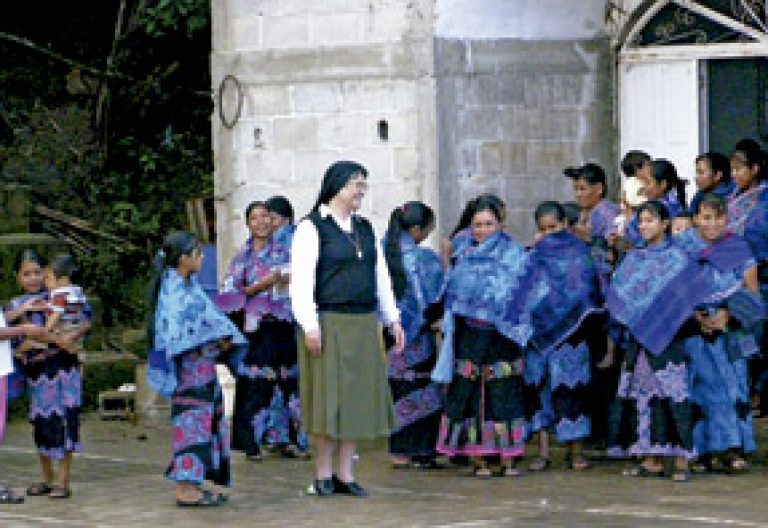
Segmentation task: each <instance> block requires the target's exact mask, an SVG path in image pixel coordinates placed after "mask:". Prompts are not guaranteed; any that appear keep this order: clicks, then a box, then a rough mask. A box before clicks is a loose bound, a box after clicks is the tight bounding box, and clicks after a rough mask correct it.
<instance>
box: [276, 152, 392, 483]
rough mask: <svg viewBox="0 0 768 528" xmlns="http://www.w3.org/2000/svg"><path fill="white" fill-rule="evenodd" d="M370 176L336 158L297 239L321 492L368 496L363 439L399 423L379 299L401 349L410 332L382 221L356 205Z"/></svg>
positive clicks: (304, 391) (306, 407)
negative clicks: (375, 224) (358, 461)
mask: <svg viewBox="0 0 768 528" xmlns="http://www.w3.org/2000/svg"><path fill="white" fill-rule="evenodd" d="M367 176H368V171H367V170H366V169H365V168H364V167H363V166H362V165H360V164H358V163H354V162H350V161H339V162H336V163H334V164H333V165H331V166H330V167H329V168H328V170H327V171H326V172H325V175H324V177H323V182H322V185H321V187H320V195H319V196H318V199H317V202H316V203H315V206H314V207H313V209H312V212H311V213H310V214H309V216H308V217H307V218H305V219H304V220H302V221H301V222H300V223H299V225H298V227H297V228H296V233H295V234H294V238H293V246H292V255H293V258H292V261H291V286H290V294H291V303H292V306H293V312H294V313H295V314H296V320H297V321H298V323H299V324H300V325H301V329H302V331H303V334H302V336H301V337H300V340H299V346H300V350H299V373H300V393H301V408H302V417H303V420H304V426H305V429H306V431H307V432H308V433H309V434H310V435H312V443H313V445H314V446H315V454H316V456H315V481H314V490H315V492H316V494H317V496H319V497H328V496H330V495H333V494H335V493H342V494H349V495H352V496H355V497H365V496H367V495H368V492H367V491H366V490H365V488H363V487H362V486H360V485H359V484H358V483H357V482H356V481H355V476H354V472H353V458H354V454H355V450H356V442H357V440H360V439H372V438H376V437H381V436H389V434H390V432H391V430H392V427H393V425H394V413H393V406H392V395H391V393H390V390H389V385H388V383H387V369H386V363H385V361H384V360H383V358H384V357H385V356H384V350H383V343H382V339H381V328H380V326H379V323H378V321H377V319H376V311H377V308H378V309H379V312H380V313H381V314H382V316H383V318H384V324H385V325H386V326H388V327H389V328H390V331H391V333H392V338H393V339H394V345H393V350H394V352H396V353H399V352H401V351H402V349H403V344H404V339H405V337H404V334H403V329H402V327H401V326H400V316H399V313H398V310H397V306H396V304H395V298H394V296H393V294H392V285H391V281H390V277H389V272H388V271H387V263H386V261H385V260H384V256H383V254H382V251H381V248H380V246H379V245H378V244H377V243H376V237H375V235H374V232H373V228H372V227H371V224H370V222H368V220H366V219H364V218H362V217H361V216H359V215H357V214H355V213H356V212H357V211H358V210H359V209H360V206H361V204H362V199H363V196H364V195H365V191H366V189H367V187H368V183H367V181H366V178H367ZM335 442H339V444H340V445H339V466H338V475H334V474H333V450H334V443H335Z"/></svg>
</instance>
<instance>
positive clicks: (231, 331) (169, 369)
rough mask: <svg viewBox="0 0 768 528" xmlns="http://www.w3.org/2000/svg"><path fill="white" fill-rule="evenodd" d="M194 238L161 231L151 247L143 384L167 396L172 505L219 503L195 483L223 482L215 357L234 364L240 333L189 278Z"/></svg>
mask: <svg viewBox="0 0 768 528" xmlns="http://www.w3.org/2000/svg"><path fill="white" fill-rule="evenodd" d="M201 264H202V251H201V248H200V244H199V242H198V241H197V240H196V239H195V237H193V236H192V235H190V234H189V233H185V232H176V233H173V234H171V235H169V236H168V237H167V238H166V239H165V241H164V243H163V248H162V249H161V250H160V251H159V252H158V255H157V261H156V264H155V267H156V272H155V276H154V278H153V282H152V287H151V289H150V320H149V322H150V324H149V328H148V330H149V339H150V355H149V365H148V367H149V368H148V371H147V378H148V382H149V385H150V387H152V388H153V389H154V390H155V391H157V392H158V393H160V394H161V395H163V396H166V397H170V399H171V427H172V434H173V443H172V445H173V460H172V461H171V463H170V465H169V467H168V469H167V471H166V476H167V477H168V478H169V479H171V480H173V481H176V503H177V505H178V506H220V505H222V504H223V503H224V502H225V501H226V497H225V496H224V495H222V494H220V493H212V492H211V491H209V490H203V489H202V484H203V481H205V480H209V481H211V482H213V483H214V484H217V485H220V486H229V485H230V462H229V460H230V455H229V435H228V433H227V424H226V420H225V417H224V400H223V398H222V392H221V387H220V385H219V382H218V379H217V378H216V363H217V362H221V361H224V360H225V359H227V358H228V359H229V362H230V365H231V367H236V366H237V363H238V362H239V361H238V358H241V357H242V355H243V354H244V353H245V350H244V349H245V345H246V340H245V338H244V337H243V335H242V334H241V333H240V331H239V330H238V329H237V328H236V327H235V325H234V324H233V323H232V322H231V321H230V320H229V319H228V318H227V317H226V316H225V315H224V314H223V313H221V312H220V311H219V310H218V309H217V308H216V307H215V306H214V304H213V302H212V301H211V300H210V299H209V298H208V296H207V295H206V293H205V292H204V291H203V289H202V288H201V287H200V285H199V284H198V282H197V278H196V274H197V273H198V272H199V271H200V266H201Z"/></svg>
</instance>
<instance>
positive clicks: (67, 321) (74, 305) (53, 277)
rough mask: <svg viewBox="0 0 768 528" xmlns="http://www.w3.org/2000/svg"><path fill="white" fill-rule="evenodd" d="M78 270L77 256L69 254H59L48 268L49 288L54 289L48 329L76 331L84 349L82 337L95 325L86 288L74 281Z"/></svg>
mask: <svg viewBox="0 0 768 528" xmlns="http://www.w3.org/2000/svg"><path fill="white" fill-rule="evenodd" d="M78 271H79V267H78V266H77V263H76V262H75V259H74V258H72V256H71V255H67V254H64V255H58V256H57V257H55V258H54V259H53V260H52V261H51V263H50V264H49V265H48V266H47V267H46V268H45V287H46V288H47V289H48V291H49V292H50V293H49V299H48V309H47V311H46V323H45V328H46V330H48V331H49V332H50V333H51V334H53V335H58V334H68V333H76V334H77V335H78V336H79V342H78V344H79V345H80V348H82V336H83V335H84V334H85V333H86V332H87V330H88V329H89V328H90V326H91V324H90V321H89V318H88V315H87V313H86V310H87V306H88V302H87V299H86V297H85V294H84V293H83V289H82V288H81V287H80V286H78V285H76V284H74V278H75V276H76V274H77V272H78Z"/></svg>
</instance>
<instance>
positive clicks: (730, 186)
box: [688, 180, 735, 214]
mask: <svg viewBox="0 0 768 528" xmlns="http://www.w3.org/2000/svg"><path fill="white" fill-rule="evenodd" d="M734 188H735V186H734V183H733V180H729V181H728V182H720V183H718V184H717V187H715V188H714V189H712V190H711V191H696V194H694V195H693V198H691V203H690V204H689V205H688V211H690V213H691V214H696V207H697V206H698V204H699V202H700V201H701V199H702V198H703V197H704V195H705V194H709V193H712V194H714V195H715V196H720V197H721V198H728V196H730V195H731V194H733V190H734Z"/></svg>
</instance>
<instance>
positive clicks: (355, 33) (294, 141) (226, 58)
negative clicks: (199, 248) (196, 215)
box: [211, 0, 438, 272]
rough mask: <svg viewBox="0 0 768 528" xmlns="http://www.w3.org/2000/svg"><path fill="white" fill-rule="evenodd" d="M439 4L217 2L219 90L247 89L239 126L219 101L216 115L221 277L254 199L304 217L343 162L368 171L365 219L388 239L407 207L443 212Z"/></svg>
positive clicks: (388, 0)
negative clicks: (412, 203)
mask: <svg viewBox="0 0 768 528" xmlns="http://www.w3.org/2000/svg"><path fill="white" fill-rule="evenodd" d="M433 3H434V0H369V1H361V0H323V1H321V2H317V1H314V0H215V1H214V2H213V3H212V9H213V22H214V23H213V27H214V50H213V53H212V56H211V68H212V83H213V89H214V91H218V89H219V84H220V83H221V81H222V79H223V78H224V77H225V76H226V75H231V76H234V77H235V78H236V79H237V81H238V82H239V84H240V86H241V88H242V112H241V115H240V117H239V119H238V121H237V122H236V123H235V125H234V126H233V127H232V128H231V129H229V128H226V127H224V126H223V125H222V123H221V120H220V115H219V112H220V109H219V108H218V105H217V108H216V110H215V112H214V115H213V117H212V126H213V137H214V162H215V185H216V199H217V204H218V209H217V213H218V215H217V216H218V218H217V233H218V252H219V254H218V256H219V259H220V262H222V265H221V266H220V267H219V269H220V270H222V272H223V270H225V269H226V266H227V263H228V262H229V260H230V259H231V257H232V255H233V254H234V252H235V251H236V249H237V247H238V246H239V245H240V244H242V243H243V241H244V240H245V239H246V236H247V235H246V227H245V222H244V219H243V212H244V210H245V207H246V206H247V204H248V203H249V202H251V201H253V200H257V199H260V200H263V199H266V198H269V197H270V196H272V195H274V194H283V195H285V196H287V197H288V198H289V199H290V200H291V202H292V203H293V206H294V208H295V210H296V213H297V215H298V216H299V217H301V216H303V215H304V214H306V213H307V212H308V210H309V208H310V207H311V205H312V203H313V202H314V200H315V198H316V196H317V192H318V190H319V185H320V180H321V178H322V175H323V173H324V171H325V169H326V168H327V167H328V166H329V165H330V164H331V163H332V162H333V161H336V160H340V159H350V160H354V161H358V162H360V163H362V164H363V165H365V166H366V167H367V168H368V169H369V171H370V179H369V183H370V191H369V194H368V197H367V198H366V200H365V203H364V206H363V207H364V210H363V213H364V214H365V215H366V216H368V217H369V218H371V219H372V220H373V223H374V225H375V227H376V230H377V233H378V234H379V235H381V234H383V231H384V229H385V226H386V222H387V219H388V216H389V213H390V211H391V210H392V208H393V207H395V206H397V205H400V204H401V203H403V202H404V201H407V200H411V199H419V200H424V201H426V202H427V203H430V204H431V205H433V206H434V207H435V208H437V201H438V199H437V196H438V189H437V166H436V164H437V163H436V158H437V156H436V151H437V141H436V138H437V136H436V131H435V122H436V116H435V83H434V52H433V50H434V40H433V36H434V33H433V32H434V13H433V11H434V9H433ZM230 105H233V103H231V102H230ZM226 111H227V110H226V108H225V112H226Z"/></svg>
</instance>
